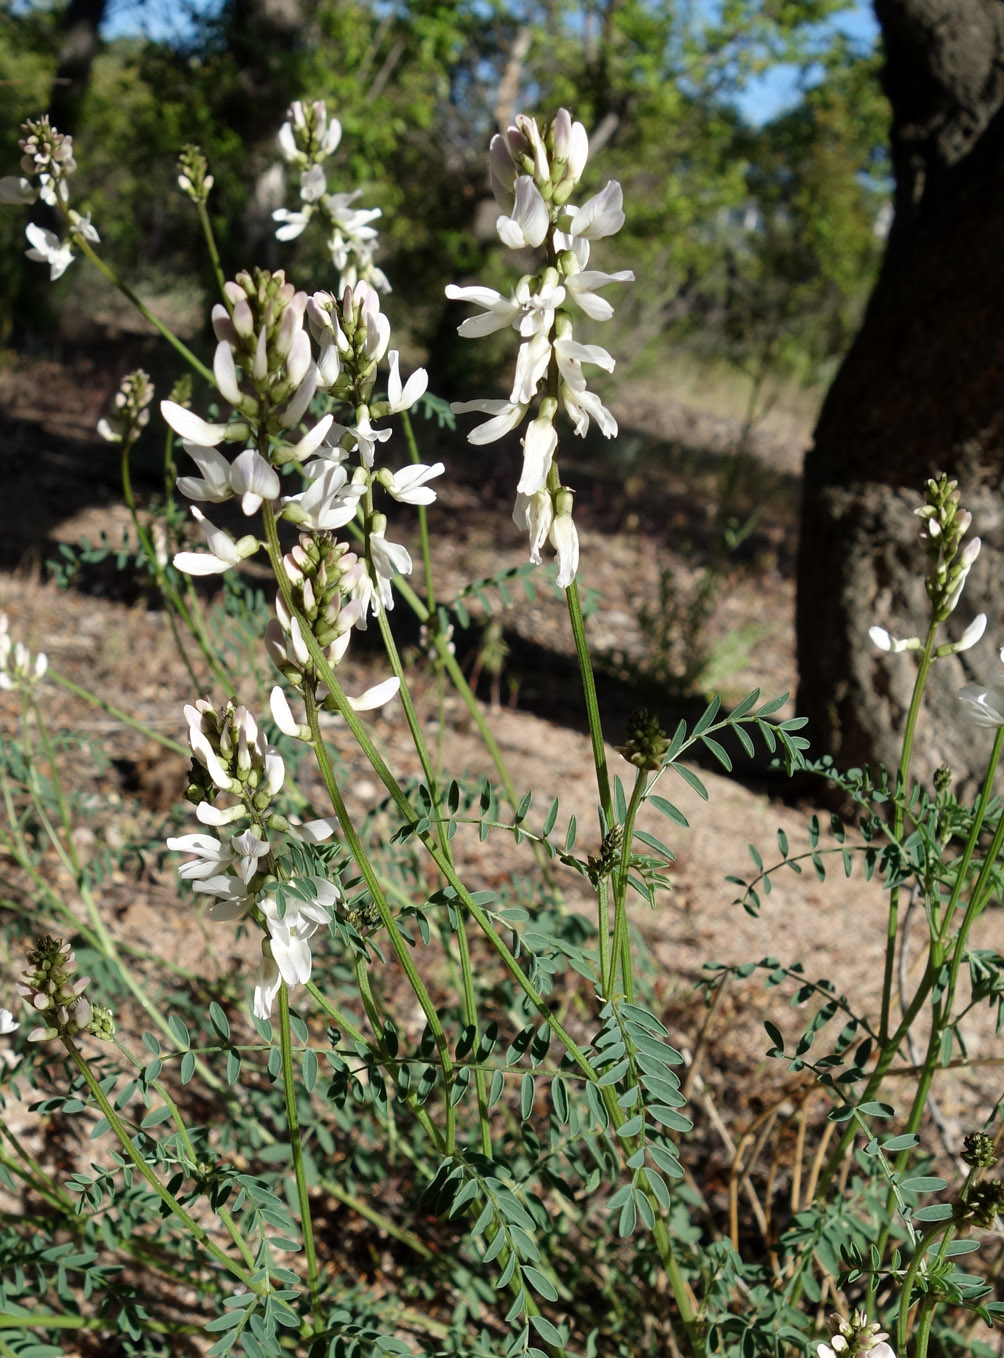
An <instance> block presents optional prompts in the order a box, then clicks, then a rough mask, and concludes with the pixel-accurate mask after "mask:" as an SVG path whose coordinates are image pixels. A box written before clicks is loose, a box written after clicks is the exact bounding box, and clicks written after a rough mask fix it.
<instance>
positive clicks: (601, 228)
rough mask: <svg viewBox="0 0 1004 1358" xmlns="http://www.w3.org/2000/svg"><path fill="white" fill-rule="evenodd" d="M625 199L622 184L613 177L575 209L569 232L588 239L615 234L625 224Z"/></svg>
mask: <svg viewBox="0 0 1004 1358" xmlns="http://www.w3.org/2000/svg"><path fill="white" fill-rule="evenodd" d="M623 201H624V195H623V193H622V192H621V186H620V184H618V183H617V180H616V179H611V180H610V182H609V183H608V184H606V185H605V186H604V188H603V189H602V190H601V192H599V193H598V194H596V195H595V197H593V198H590V199H589V201H588V202H586V203H583V204H582V206H581V207H580V208H577V209H576V210H575V212H574V213H573V214H572V220H571V223H570V224H569V227H568V234H569V235H570V236H585V237H586V239H587V240H599V239H600V237H601V236H612V235H614V234H615V232H617V231H619V230H620V229H621V227H622V226H623V225H624V211H623V207H622V204H623Z"/></svg>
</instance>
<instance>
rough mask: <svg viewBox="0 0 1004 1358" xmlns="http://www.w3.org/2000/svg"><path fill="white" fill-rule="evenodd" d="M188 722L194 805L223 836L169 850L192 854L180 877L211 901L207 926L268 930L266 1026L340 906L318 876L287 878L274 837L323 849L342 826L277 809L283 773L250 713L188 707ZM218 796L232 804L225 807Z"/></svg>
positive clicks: (177, 843) (262, 1001)
mask: <svg viewBox="0 0 1004 1358" xmlns="http://www.w3.org/2000/svg"><path fill="white" fill-rule="evenodd" d="M185 716H186V718H187V720H188V741H189V745H190V746H191V749H192V774H191V782H190V785H189V789H188V793H187V795H188V799H189V801H191V802H194V804H195V808H196V815H197V816H198V818H199V821H200V822H201V823H202V824H203V825H206V826H209V827H211V828H212V829H214V830H215V831H216V834H215V835H214V834H204V833H200V834H191V835H180V836H178V837H177V838H172V839H169V840H168V841H167V847H168V848H169V849H172V850H174V851H176V852H178V853H190V854H194V855H195V857H194V858H192V859H190V860H189V861H188V862H187V863H184V864H183V865H182V866H181V868H180V869H179V873H180V876H181V877H182V878H183V879H185V880H186V881H190V882H191V883H192V886H193V888H194V890H195V891H197V892H200V893H202V894H204V895H207V896H211V897H212V898H213V903H212V905H211V906H210V907H209V917H210V919H214V920H232V919H243V918H245V917H247V916H251V917H253V918H255V919H256V920H257V922H258V923H259V925H260V926H261V927H262V930H263V934H264V937H263V940H262V960H261V963H260V965H259V968H258V975H257V979H256V984H255V997H254V1012H255V1013H256V1014H257V1015H258V1016H259V1017H261V1018H267V1017H268V1016H269V1014H270V1013H271V1009H272V1004H273V1002H274V1000H275V996H276V993H277V992H278V989H279V985H280V983H281V982H282V981H285V982H286V984H287V985H289V986H294V985H297V984H300V983H304V982H306V981H308V980H309V979H310V969H311V955H310V948H309V946H308V941H309V939H310V938H312V937H313V935H314V934H315V933H316V932H317V930H318V929H319V928H320V926H321V925H323V924H326V923H328V922H329V920H330V919H331V912H332V909H333V907H334V906H335V904H336V902H337V901H338V900H339V899H340V893H339V891H338V888H337V886H336V885H335V884H334V883H333V882H328V881H325V880H324V879H323V878H321V877H318V876H314V875H309V876H307V877H305V878H301V879H298V880H296V881H291V880H289V878H288V877H283V876H282V874H281V868H280V864H279V862H278V859H277V857H276V855H275V854H274V853H273V849H272V842H271V840H270V838H269V835H270V833H276V834H279V835H285V836H287V837H290V838H293V839H296V840H299V841H301V842H302V843H306V844H318V843H321V842H323V841H324V840H326V839H328V838H330V836H331V835H332V834H333V833H334V830H335V827H336V825H337V821H336V820H335V819H334V818H333V817H332V818H329V819H327V820H315V821H308V822H307V823H306V824H293V823H292V822H290V821H289V820H287V819H286V817H285V816H283V815H282V814H281V813H280V812H279V811H278V810H277V809H276V807H275V805H274V803H275V801H276V798H277V797H278V795H279V793H280V791H281V789H282V786H283V783H284V782H285V777H286V769H285V765H284V763H283V760H282V757H281V755H280V754H279V753H278V751H277V750H276V749H275V748H274V747H273V746H271V745H269V744H268V743H267V742H266V741H265V738H264V736H263V735H262V733H261V731H260V730H259V728H258V724H257V722H256V721H255V719H254V717H253V716H252V715H251V713H250V712H249V711H248V709H247V708H246V707H238V706H235V705H234V704H233V703H232V702H231V703H228V704H227V705H226V707H224V708H223V709H222V710H221V711H218V710H217V709H216V708H214V707H213V706H212V704H211V703H210V702H209V701H208V699H204V698H203V699H200V700H199V701H198V702H197V703H195V704H194V705H192V706H189V707H186V708H185ZM221 794H223V795H224V797H225V798H226V799H227V800H228V801H229V804H228V805H224V806H221V805H219V804H218V802H219V799H220V795H221Z"/></svg>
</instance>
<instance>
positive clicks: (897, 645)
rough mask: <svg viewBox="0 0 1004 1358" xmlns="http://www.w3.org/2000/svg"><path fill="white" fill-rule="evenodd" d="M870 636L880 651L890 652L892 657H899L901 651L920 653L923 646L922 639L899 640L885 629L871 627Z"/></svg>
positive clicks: (907, 638) (908, 638)
mask: <svg viewBox="0 0 1004 1358" xmlns="http://www.w3.org/2000/svg"><path fill="white" fill-rule="evenodd" d="M868 635H869V637H870V638H871V641H872V644H873V645H875V646H877V647H878V648H879V650H880V651H889V652H890V653H891V654H892V655H898V654H899V653H900V651H919V650H920V648H921V646H922V645H923V643H922V642H921V639H920V637H905V638H897V637H894V636H891V635H890V634H889V633H888V632H887V631H886V630H885V628H884V627H869V629H868Z"/></svg>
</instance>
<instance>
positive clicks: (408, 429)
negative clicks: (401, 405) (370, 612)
mask: <svg viewBox="0 0 1004 1358" xmlns="http://www.w3.org/2000/svg"><path fill="white" fill-rule="evenodd" d="M401 428H402V429H403V430H404V437H405V442H406V443H407V445H408V455H409V457H410V458H411V460H412V462H421V460H422V458H421V456H420V454H419V451H418V443H417V442H416V440H415V430H414V428H413V427H412V423H411V418H410V417H409V415H408V412H407V411H406V410H402V411H401ZM416 508H417V509H418V538H419V542H420V543H421V548H422V568H423V572H424V575H425V598H426V606H427V607H428V610H429V613H430V614H432V613H435V611H436V587H435V584H434V582H433V576H432V547H431V544H430V542H429V516H428V514H427V513H426V511H425V505H417V506H416Z"/></svg>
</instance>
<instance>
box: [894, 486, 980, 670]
mask: <svg viewBox="0 0 1004 1358" xmlns="http://www.w3.org/2000/svg"><path fill="white" fill-rule="evenodd" d="M925 490H926V492H927V496H926V499H925V501H924V503H923V504H922V505H921V507H920V508H919V509H917V510H916V511H915V513H916V515H917V517H918V518H919V519H921V520H922V524H921V529H920V533H919V535H918V536H919V540H920V545H921V548H922V549H923V551H924V554H925V556H926V557H927V559H928V568H927V575H926V579H925V587H926V589H927V594H928V598H929V599H930V600H931V618H932V621H933V622H934V623H943V622H945V621H946V620H947V619H948V618H950V617H951V615H952V613H954V611H955V607H956V605H957V604H958V602H959V599H960V598H961V596H962V590H963V588H964V586H965V583H966V579H967V577H968V575H969V572H970V570H971V569H972V566H973V562H974V561H975V560H976V558H977V557H978V556H979V554H980V546H981V543H980V539H979V538H970V539H969V540H968V541H967V542H966V543H965V544H963V538H965V535H966V533H967V532H968V531H969V527H970V525H971V524H972V521H973V516H972V514H970V513H969V511H968V510H960V508H959V491H958V482H956V481H951V480H949V478H948V477H947V476H945V475H943V474H942V475H941V476H938V477H932V478H931V479H930V480H928V482H927V485H926V487H925ZM986 625H987V615H986V614H985V613H977V615H976V617H975V618H973V620H972V622H971V623H970V624H969V626H968V627H967V628H966V629H965V631H964V632H963V633H962V636H961V637H960V638H959V640H958V641H954V642H946V643H944V645H942V646H939V647H938V649H937V651H936V652H935V655H936V657H937V658H939V659H940V658H942V657H944V656H946V655H957V654H958V653H959V652H961V651H968V650H969V648H970V647H971V646H975V645H976V643H977V642H978V641H979V640H980V638H981V637H982V636H983V633H984V631H985V630H986ZM868 635H869V637H870V638H871V640H872V642H873V644H874V645H876V646H877V647H878V648H879V650H880V651H889V652H891V653H892V654H897V653H899V652H900V651H919V650H920V649H921V647H922V646H923V642H922V641H921V639H920V637H917V636H913V637H894V636H891V635H890V633H889V632H887V631H886V629H885V628H884V627H870V628H869V629H868Z"/></svg>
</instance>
